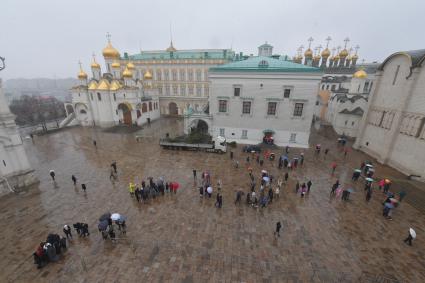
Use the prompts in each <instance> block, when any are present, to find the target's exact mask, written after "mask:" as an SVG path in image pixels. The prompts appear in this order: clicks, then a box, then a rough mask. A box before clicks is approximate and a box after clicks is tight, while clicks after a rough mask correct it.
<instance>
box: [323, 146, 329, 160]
mask: <svg viewBox="0 0 425 283" xmlns="http://www.w3.org/2000/svg"><path fill="white" fill-rule="evenodd" d="M328 152H329V148H326V149H325V155H324V158H323V159H325V160H326V156H327V155H328Z"/></svg>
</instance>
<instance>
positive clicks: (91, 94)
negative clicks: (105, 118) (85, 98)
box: [90, 92, 93, 100]
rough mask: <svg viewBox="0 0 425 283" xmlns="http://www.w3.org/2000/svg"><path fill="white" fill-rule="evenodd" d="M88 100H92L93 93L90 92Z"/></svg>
mask: <svg viewBox="0 0 425 283" xmlns="http://www.w3.org/2000/svg"><path fill="white" fill-rule="evenodd" d="M90 98H91V100H93V92H90Z"/></svg>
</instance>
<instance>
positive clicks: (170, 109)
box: [168, 102, 179, 116]
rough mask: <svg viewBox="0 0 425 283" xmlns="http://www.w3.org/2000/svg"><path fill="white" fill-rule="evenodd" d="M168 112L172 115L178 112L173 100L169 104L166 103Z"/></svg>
mask: <svg viewBox="0 0 425 283" xmlns="http://www.w3.org/2000/svg"><path fill="white" fill-rule="evenodd" d="M168 114H169V115H173V116H177V115H178V114H179V111H178V108H177V104H176V103H175V102H170V104H168Z"/></svg>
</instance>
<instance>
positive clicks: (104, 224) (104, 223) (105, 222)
mask: <svg viewBox="0 0 425 283" xmlns="http://www.w3.org/2000/svg"><path fill="white" fill-rule="evenodd" d="M97 228H99V230H101V231H105V230H106V228H108V220H103V221H100V222H99V224H98V225H97Z"/></svg>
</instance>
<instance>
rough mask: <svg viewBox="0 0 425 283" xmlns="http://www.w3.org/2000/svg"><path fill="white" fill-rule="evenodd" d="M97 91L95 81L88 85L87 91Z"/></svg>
mask: <svg viewBox="0 0 425 283" xmlns="http://www.w3.org/2000/svg"><path fill="white" fill-rule="evenodd" d="M95 89H97V83H96V81H91V82H90V84H89V90H95Z"/></svg>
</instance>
